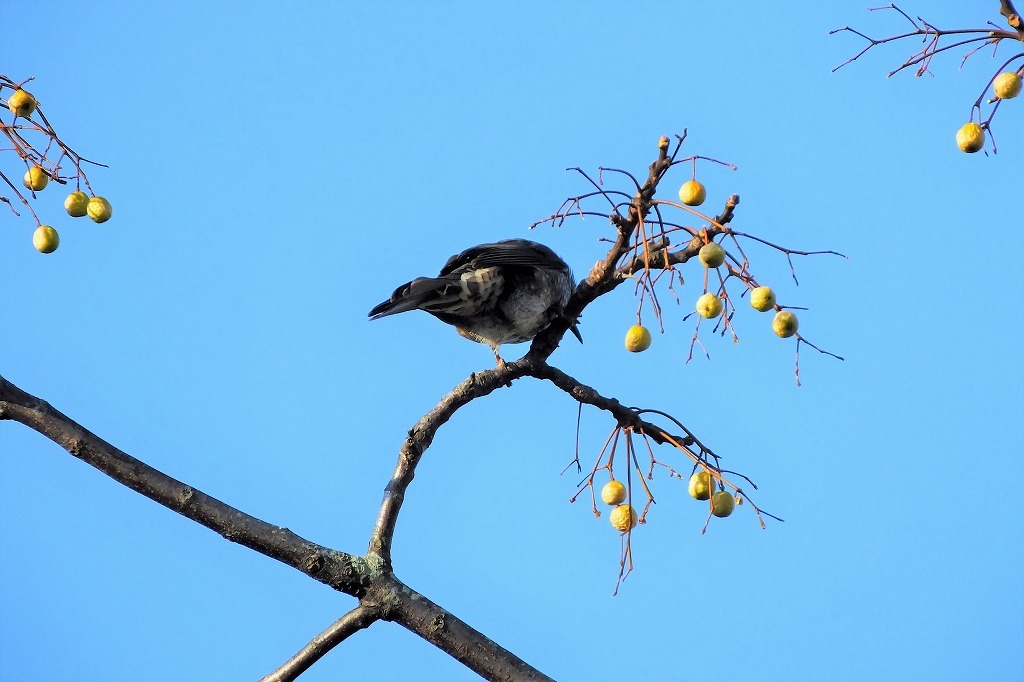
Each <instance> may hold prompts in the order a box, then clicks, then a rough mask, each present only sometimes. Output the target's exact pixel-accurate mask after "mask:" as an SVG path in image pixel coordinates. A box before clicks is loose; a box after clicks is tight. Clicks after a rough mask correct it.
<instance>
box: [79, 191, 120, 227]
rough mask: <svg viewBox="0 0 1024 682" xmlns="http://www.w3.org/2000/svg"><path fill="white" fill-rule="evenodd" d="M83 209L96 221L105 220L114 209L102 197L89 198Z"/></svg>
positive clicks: (102, 221)
mask: <svg viewBox="0 0 1024 682" xmlns="http://www.w3.org/2000/svg"><path fill="white" fill-rule="evenodd" d="M85 210H86V213H88V214H89V217H90V218H92V219H93V220H94V221H95V222H97V223H105V222H107V221H108V220H110V216H111V215H113V213H114V209H113V208H111V207H110V202H109V201H107V200H106V199H104V198H103V197H93V198H92V199H89V204H88V205H87V206H86V209H85Z"/></svg>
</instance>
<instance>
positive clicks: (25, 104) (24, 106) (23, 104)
mask: <svg viewBox="0 0 1024 682" xmlns="http://www.w3.org/2000/svg"><path fill="white" fill-rule="evenodd" d="M7 106H8V107H10V109H11V111H12V112H14V115H15V116H31V115H32V112H33V111H35V110H36V98H35V97H33V96H32V95H31V93H29V92H28V91H27V90H20V89H19V90H15V91H14V92H13V93H11V96H10V97H8V98H7Z"/></svg>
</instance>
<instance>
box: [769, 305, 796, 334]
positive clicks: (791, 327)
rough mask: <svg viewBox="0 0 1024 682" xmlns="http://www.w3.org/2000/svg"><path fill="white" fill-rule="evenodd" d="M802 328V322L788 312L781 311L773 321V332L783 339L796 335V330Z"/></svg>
mask: <svg viewBox="0 0 1024 682" xmlns="http://www.w3.org/2000/svg"><path fill="white" fill-rule="evenodd" d="M799 328H800V321H799V320H797V319H796V315H794V314H793V313H791V312H789V311H788V310H780V311H779V312H777V313H775V319H774V320H772V331H774V332H775V333H776V334H778V335H779V336H780V337H781V338H783V339H788V338H789V337H791V336H793V334H796V330H797V329H799Z"/></svg>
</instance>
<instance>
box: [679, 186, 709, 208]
mask: <svg viewBox="0 0 1024 682" xmlns="http://www.w3.org/2000/svg"><path fill="white" fill-rule="evenodd" d="M707 196H708V192H707V190H706V189H704V185H702V184H700V183H699V182H697V181H696V180H687V181H686V182H684V183H683V186H682V187H680V188H679V201H681V202H683V203H684V204H686V205H687V206H700V205H701V204H703V203H704V199H706V198H707Z"/></svg>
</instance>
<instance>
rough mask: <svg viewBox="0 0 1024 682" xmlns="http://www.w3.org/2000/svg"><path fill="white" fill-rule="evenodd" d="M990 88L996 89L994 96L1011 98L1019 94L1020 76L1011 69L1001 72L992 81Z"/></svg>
mask: <svg viewBox="0 0 1024 682" xmlns="http://www.w3.org/2000/svg"><path fill="white" fill-rule="evenodd" d="M992 89H993V90H995V91H996V97H998V98H999V99H1013V98H1014V97H1016V96H1017V95H1019V94H1020V89H1021V79H1020V76H1018V75H1017V74H1015V73H1014V72H1013V71H1006V72H1004V73H1001V74H999V75H998V76H996V79H995V81H993V82H992Z"/></svg>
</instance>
